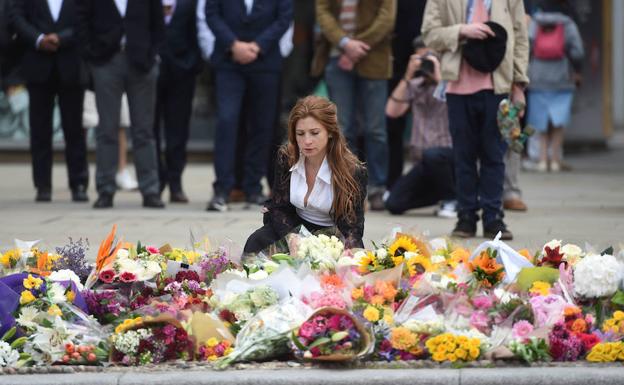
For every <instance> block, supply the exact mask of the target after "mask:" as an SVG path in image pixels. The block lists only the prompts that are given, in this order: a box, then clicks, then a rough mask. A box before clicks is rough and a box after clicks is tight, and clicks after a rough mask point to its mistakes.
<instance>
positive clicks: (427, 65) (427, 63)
mask: <svg viewBox="0 0 624 385" xmlns="http://www.w3.org/2000/svg"><path fill="white" fill-rule="evenodd" d="M428 56H429V55H425V56H423V57H422V60H421V62H420V68H419V69H418V70H417V71H416V72H415V73H414V77H415V78H418V77H426V78H429V79H433V74H434V72H435V66H434V64H433V61H432V60H431V59H429V58H428Z"/></svg>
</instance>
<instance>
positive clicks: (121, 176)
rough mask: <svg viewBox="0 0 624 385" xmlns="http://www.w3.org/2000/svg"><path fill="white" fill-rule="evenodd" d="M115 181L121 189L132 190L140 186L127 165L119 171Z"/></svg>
mask: <svg viewBox="0 0 624 385" xmlns="http://www.w3.org/2000/svg"><path fill="white" fill-rule="evenodd" d="M115 182H116V183H117V187H118V188H119V189H120V190H124V191H132V190H136V189H138V188H139V184H138V183H137V181H136V179H134V177H133V176H132V174H131V173H130V170H128V168H127V167H126V168H124V169H123V170H121V171H119V172H118V173H117V175H115Z"/></svg>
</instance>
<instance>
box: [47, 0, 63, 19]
mask: <svg viewBox="0 0 624 385" xmlns="http://www.w3.org/2000/svg"><path fill="white" fill-rule="evenodd" d="M48 7H49V8H50V14H52V19H54V22H57V21H58V19H59V16H60V15H61V8H62V7H63V0H48Z"/></svg>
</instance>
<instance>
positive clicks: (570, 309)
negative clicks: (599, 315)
mask: <svg viewBox="0 0 624 385" xmlns="http://www.w3.org/2000/svg"><path fill="white" fill-rule="evenodd" d="M580 313H581V309H579V307H578V306H566V307H565V309H563V315H564V316H565V317H572V316H575V315H577V314H580Z"/></svg>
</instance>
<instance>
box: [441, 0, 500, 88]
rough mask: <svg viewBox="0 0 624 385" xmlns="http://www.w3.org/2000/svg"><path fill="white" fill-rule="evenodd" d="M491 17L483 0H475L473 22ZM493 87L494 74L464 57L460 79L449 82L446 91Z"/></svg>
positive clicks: (482, 21)
mask: <svg viewBox="0 0 624 385" xmlns="http://www.w3.org/2000/svg"><path fill="white" fill-rule="evenodd" d="M489 19H490V16H489V15H488V11H487V9H486V8H485V4H484V2H483V0H475V2H474V11H473V16H472V22H473V23H484V22H486V21H488V20H489ZM492 89H494V83H493V82H492V74H490V73H483V72H480V71H477V70H476V69H474V68H472V66H471V65H470V64H468V63H467V62H466V60H463V59H462V62H461V67H460V68H459V79H458V80H457V81H455V82H449V83H448V85H447V88H446V92H447V93H449V94H458V95H469V94H474V93H476V92H479V91H481V90H492Z"/></svg>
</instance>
